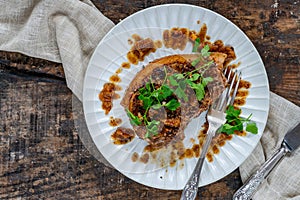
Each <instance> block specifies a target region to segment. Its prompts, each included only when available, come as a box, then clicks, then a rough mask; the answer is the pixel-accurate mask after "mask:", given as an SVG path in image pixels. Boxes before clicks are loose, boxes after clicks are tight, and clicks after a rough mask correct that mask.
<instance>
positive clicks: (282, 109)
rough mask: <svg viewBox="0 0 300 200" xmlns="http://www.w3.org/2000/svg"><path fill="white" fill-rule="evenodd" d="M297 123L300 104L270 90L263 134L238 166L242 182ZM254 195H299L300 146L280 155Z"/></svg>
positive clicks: (277, 146) (299, 121)
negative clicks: (287, 154) (284, 155)
mask: <svg viewBox="0 0 300 200" xmlns="http://www.w3.org/2000/svg"><path fill="white" fill-rule="evenodd" d="M298 123H300V107H298V106H296V105H295V104H293V103H291V102H289V101H287V100H286V99H284V98H282V97H280V96H278V95H276V94H274V93H272V92H271V94H270V111H269V116H268V120H267V125H266V128H265V130H264V133H263V135H262V138H261V140H260V142H259V144H258V145H257V147H256V148H255V149H254V151H253V153H252V154H251V155H250V156H249V157H248V158H247V160H246V161H245V162H244V163H243V164H242V165H241V166H240V168H239V170H240V174H241V178H242V181H243V182H245V181H246V180H247V179H248V178H249V177H250V176H251V175H252V174H254V173H255V172H256V170H258V168H259V167H260V166H261V165H262V164H263V163H264V162H265V161H266V160H267V159H268V158H270V156H272V154H273V153H274V152H275V151H276V150H277V149H278V148H280V145H281V142H282V140H283V137H284V135H285V134H286V133H287V131H289V130H290V129H292V128H293V127H295V126H296V125H297V124H298ZM253 199H258V200H260V199H264V200H269V199H270V200H274V199H300V148H298V149H297V150H296V151H295V152H293V153H292V154H291V155H290V156H286V157H284V158H283V159H282V161H281V162H280V163H279V164H278V165H277V166H276V167H275V168H274V170H273V171H272V172H271V173H270V175H269V177H268V178H267V180H266V181H264V183H263V184H262V185H261V186H260V188H259V190H258V191H257V192H256V193H255V195H254V197H253Z"/></svg>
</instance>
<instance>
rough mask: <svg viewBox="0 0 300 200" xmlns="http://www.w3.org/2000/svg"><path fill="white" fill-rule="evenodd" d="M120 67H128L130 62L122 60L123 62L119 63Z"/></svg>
mask: <svg viewBox="0 0 300 200" xmlns="http://www.w3.org/2000/svg"><path fill="white" fill-rule="evenodd" d="M121 67H122V68H125V69H130V63H129V62H123V63H122V64H121Z"/></svg>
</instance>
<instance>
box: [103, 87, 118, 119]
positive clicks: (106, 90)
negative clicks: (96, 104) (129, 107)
mask: <svg viewBox="0 0 300 200" xmlns="http://www.w3.org/2000/svg"><path fill="white" fill-rule="evenodd" d="M115 89H116V88H115V84H114V83H105V84H104V85H103V89H102V90H101V92H100V93H99V99H100V101H102V109H103V110H104V111H105V114H106V115H107V114H108V113H109V112H110V110H111V109H112V101H113V97H114V95H115Z"/></svg>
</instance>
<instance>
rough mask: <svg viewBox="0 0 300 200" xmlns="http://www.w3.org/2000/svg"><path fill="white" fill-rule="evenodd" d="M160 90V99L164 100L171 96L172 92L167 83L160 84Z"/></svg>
mask: <svg viewBox="0 0 300 200" xmlns="http://www.w3.org/2000/svg"><path fill="white" fill-rule="evenodd" d="M161 92H162V94H161V97H162V99H161V100H164V99H166V98H168V97H169V96H171V95H172V94H173V92H172V90H171V88H170V87H169V86H167V85H162V86H161Z"/></svg>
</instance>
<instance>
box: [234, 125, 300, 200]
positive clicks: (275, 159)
mask: <svg viewBox="0 0 300 200" xmlns="http://www.w3.org/2000/svg"><path fill="white" fill-rule="evenodd" d="M299 146H300V123H299V124H298V125H297V126H296V127H295V128H293V129H292V130H291V131H289V132H288V133H287V134H286V135H285V136H284V138H283V141H282V144H281V147H280V148H279V149H278V150H277V151H276V152H275V153H274V154H273V155H272V156H271V157H270V158H269V159H268V160H267V161H266V162H265V163H264V164H263V165H262V166H261V167H260V168H259V169H258V170H257V171H256V173H255V174H254V175H252V176H251V177H250V178H249V179H248V180H247V181H246V182H245V184H244V185H243V186H242V187H241V188H240V189H238V190H237V191H236V192H235V194H234V195H233V200H248V199H249V200H250V199H251V197H252V196H253V194H254V193H255V192H256V191H257V189H258V187H259V186H260V185H261V184H262V183H263V181H264V180H265V179H266V178H267V177H268V175H269V174H270V172H271V171H272V169H273V168H274V167H275V166H276V165H277V164H278V163H279V161H280V160H281V159H282V158H283V157H284V156H285V155H286V154H287V153H292V152H293V151H295V150H296V149H297V148H298V147H299Z"/></svg>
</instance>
